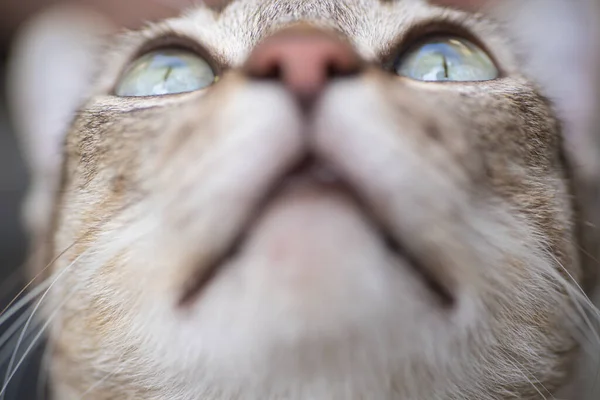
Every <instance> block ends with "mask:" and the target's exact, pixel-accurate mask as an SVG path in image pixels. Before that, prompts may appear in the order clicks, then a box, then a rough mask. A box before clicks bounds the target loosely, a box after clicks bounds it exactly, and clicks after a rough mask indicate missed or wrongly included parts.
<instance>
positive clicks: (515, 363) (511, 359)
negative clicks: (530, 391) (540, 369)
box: [503, 352, 555, 400]
mask: <svg viewBox="0 0 600 400" xmlns="http://www.w3.org/2000/svg"><path fill="white" fill-rule="evenodd" d="M503 354H504V355H505V356H506V357H508V358H509V360H508V362H510V363H511V364H512V365H513V367H514V368H515V369H516V370H517V371H519V372H520V373H521V375H522V376H523V378H525V379H526V380H527V382H529V383H530V384H531V386H532V387H533V388H534V389H535V391H536V392H538V394H539V395H540V396H542V398H543V399H544V400H548V398H547V397H546V396H545V395H544V394H543V393H542V392H541V390H540V389H538V387H537V386H536V385H535V384H534V383H533V381H532V380H531V379H529V376H528V375H527V374H526V371H527V368H525V366H523V364H521V363H520V362H519V361H517V360H516V359H515V358H514V357H513V356H511V355H510V354H508V353H507V352H503ZM529 375H531V377H533V379H535V381H536V382H537V383H538V384H539V385H540V386H541V387H542V389H544V390H545V391H546V393H548V394H549V395H550V396H552V397H551V398H552V399H554V398H555V397H554V396H553V395H552V393H550V391H549V390H548V389H547V388H546V386H544V385H543V384H542V382H540V381H539V379H537V378H536V377H535V376H534V375H533V374H531V373H530V374H529Z"/></svg>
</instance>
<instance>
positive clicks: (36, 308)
mask: <svg viewBox="0 0 600 400" xmlns="http://www.w3.org/2000/svg"><path fill="white" fill-rule="evenodd" d="M84 254H86V252H83V253H81V254H80V255H78V256H77V258H75V259H74V260H73V261H72V262H71V263H70V264H69V265H68V266H67V267H65V268H64V269H63V270H62V271H60V272H59V273H58V274H57V276H56V278H55V279H54V280H53V281H52V283H50V285H49V286H48V288H47V289H46V291H45V292H44V294H43V295H42V297H41V298H40V299H39V300H38V302H37V303H36V305H35V307H34V309H33V311H32V312H31V314H30V315H29V318H28V319H27V322H26V323H25V327H24V328H23V331H22V332H21V335H20V337H19V340H18V341H17V345H16V346H15V349H14V352H13V356H12V357H11V358H10V361H9V363H8V368H7V371H6V376H5V377H4V380H5V384H4V386H5V387H6V385H7V384H8V382H7V379H8V380H10V377H9V376H8V374H9V373H10V370H11V368H12V366H13V363H14V361H15V357H16V354H17V352H18V350H19V347H20V346H21V342H22V340H23V337H24V335H25V332H26V331H27V328H28V327H29V325H30V324H31V320H32V319H33V316H34V315H35V314H36V312H37V310H38V309H39V308H40V306H41V304H42V303H43V301H44V299H45V298H46V296H47V295H48V293H50V290H51V289H52V288H53V287H54V285H55V284H56V283H57V282H58V281H59V279H60V278H61V277H62V276H64V274H65V273H66V272H67V271H69V270H70V269H71V267H72V266H73V265H75V264H76V263H77V261H79V259H80V258H81V257H82V256H83V255H84ZM17 368H18V366H17ZM15 370H16V368H15ZM14 372H15V371H13V372H12V373H10V375H11V376H12V375H14ZM3 393H4V390H3V391H0V399H1V400H4V395H3Z"/></svg>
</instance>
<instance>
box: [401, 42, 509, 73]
mask: <svg viewBox="0 0 600 400" xmlns="http://www.w3.org/2000/svg"><path fill="white" fill-rule="evenodd" d="M394 68H395V70H396V73H397V74H398V75H402V76H406V77H408V78H412V79H416V80H419V81H428V82H440V81H446V82H448V81H453V82H465V81H489V80H492V79H496V78H498V76H499V72H498V69H497V68H496V66H495V65H494V62H493V61H492V59H491V58H490V56H489V55H487V54H486V53H485V52H484V51H483V50H482V49H481V48H480V47H478V46H476V45H475V44H473V43H471V42H469V41H467V40H464V39H459V38H455V37H437V38H432V39H429V40H427V41H426V42H425V43H422V44H420V45H419V46H417V47H416V48H414V49H413V50H411V51H410V52H409V53H407V54H406V55H404V56H403V57H402V58H400V59H399V60H398V61H397V62H396V64H395V65H394Z"/></svg>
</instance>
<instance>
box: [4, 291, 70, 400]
mask: <svg viewBox="0 0 600 400" xmlns="http://www.w3.org/2000/svg"><path fill="white" fill-rule="evenodd" d="M72 295H73V292H71V293H69V295H68V296H66V297H65V299H63V301H61V302H60V304H59V305H58V307H56V309H55V310H54V311H53V312H52V314H50V316H49V317H48V319H47V320H46V322H44V324H43V325H42V327H41V328H40V329H39V331H38V333H37V334H36V335H35V337H34V338H33V339H32V341H31V343H30V345H29V346H28V347H27V348H26V349H25V352H24V353H23V356H21V358H20V359H19V361H18V362H17V364H16V366H15V368H14V369H13V370H12V372H11V373H10V375H8V377H7V378H5V380H4V385H3V386H2V389H0V398H2V399H3V398H4V395H5V394H6V389H7V388H8V385H9V384H10V382H11V380H12V378H13V377H14V376H15V374H16V373H17V371H18V370H19V368H20V367H21V365H23V362H24V361H25V359H26V358H27V356H28V355H29V353H30V352H31V351H32V350H33V349H34V348H35V346H37V345H39V344H40V342H41V341H40V338H41V337H42V335H43V334H44V332H45V331H46V329H47V328H48V326H50V324H51V323H52V322H53V320H54V318H56V316H57V315H58V313H59V311H61V308H62V307H63V306H64V305H65V304H66V303H67V302H68V301H69V300H70V299H71V296H72ZM34 312H35V310H34ZM19 339H21V338H19ZM15 354H16V350H15V352H13V356H14V355H15ZM11 361H14V358H13V357H11ZM10 364H12V363H9V366H8V371H10V369H11V365H10Z"/></svg>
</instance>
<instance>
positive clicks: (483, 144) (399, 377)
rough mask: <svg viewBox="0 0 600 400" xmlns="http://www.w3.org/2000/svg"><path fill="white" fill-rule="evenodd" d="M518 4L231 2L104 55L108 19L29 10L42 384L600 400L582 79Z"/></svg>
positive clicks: (31, 219) (146, 393) (143, 393)
mask: <svg viewBox="0 0 600 400" xmlns="http://www.w3.org/2000/svg"><path fill="white" fill-rule="evenodd" d="M555 3H556V4H558V3H559V2H558V1H556V2H555ZM505 4H506V3H505ZM531 4H532V3H529V6H530V5H531ZM546 4H549V3H546ZM563 4H564V3H563ZM538 5H539V2H538ZM502 7H504V5H501V6H499V7H498V8H495V9H493V10H489V12H479V11H475V10H472V9H470V8H465V9H461V8H457V7H451V6H447V5H436V4H431V3H428V2H425V1H421V0H398V1H383V0H320V1H317V0H234V1H231V2H228V3H227V4H224V5H221V6H219V7H209V6H207V5H197V6H195V7H193V8H191V9H189V10H187V11H186V12H185V13H183V14H182V15H181V16H180V17H178V18H173V19H168V20H165V21H162V22H159V23H155V24H150V25H149V26H147V27H145V28H143V29H141V30H139V31H134V32H127V33H124V34H120V35H117V36H116V37H114V39H112V40H110V44H109V45H108V46H107V48H106V49H105V50H102V51H101V52H100V51H98V53H100V54H102V56H101V57H99V58H98V59H97V61H94V62H90V58H89V57H88V56H87V55H86V50H89V49H90V48H91V47H89V43H87V42H88V39H89V40H90V41H93V40H95V38H97V35H98V34H99V33H102V32H108V31H110V30H111V28H109V27H108V25H107V24H106V23H104V22H103V21H102V20H101V19H99V18H96V17H94V18H91V19H90V17H87V16H83V12H81V13H82V14H77V11H69V12H65V11H64V10H63V11H61V12H60V13H58V14H53V16H52V18H49V17H48V18H47V19H42V20H39V21H37V23H32V25H31V26H30V27H28V28H26V29H25V30H24V31H25V33H24V34H23V36H22V40H21V42H20V43H18V44H17V45H16V49H17V51H16V54H15V57H14V61H13V63H14V64H13V71H14V73H13V77H14V79H13V83H12V84H13V89H12V92H13V93H14V95H13V98H14V101H15V115H16V116H17V121H18V122H20V127H21V134H22V135H23V147H24V149H25V151H26V154H27V155H28V157H29V162H30V165H31V170H32V175H33V184H32V189H31V192H30V195H29V198H28V203H27V204H26V208H25V214H26V221H27V226H28V227H29V230H30V232H31V236H32V238H33V239H32V240H33V242H34V246H33V251H32V257H31V263H30V265H29V270H30V274H31V276H32V277H36V278H38V280H41V281H42V282H41V283H39V284H38V286H37V288H40V289H39V291H38V292H35V293H38V298H40V300H39V304H40V305H41V306H40V307H41V308H40V311H39V314H40V315H39V316H38V317H39V318H41V320H42V321H46V322H45V324H46V325H47V326H48V332H47V336H48V342H49V345H48V354H49V358H48V359H49V365H48V367H47V368H48V371H49V374H50V380H51V389H52V394H53V398H55V399H60V400H72V399H81V398H87V399H93V400H103V399H157V400H158V399H161V400H165V399H168V400H184V399H185V400H188V399H205V400H224V399H248V400H268V399H290V400H292V399H374V400H379V399H381V400H391V399H397V400H424V399H432V400H433V399H444V400H450V399H481V400H487V399H490V400H491V399H523V400H533V399H544V398H553V396H554V397H555V396H579V397H570V398H578V399H582V398H583V396H584V395H587V393H586V394H581V395H579V394H578V395H574V394H573V393H574V392H565V393H567V394H562V393H561V391H562V390H571V388H569V387H568V385H569V384H573V382H577V380H576V379H577V377H576V376H575V375H576V374H575V372H574V371H575V370H576V369H577V368H576V367H577V363H578V360H579V358H578V357H580V356H581V355H585V354H587V353H589V352H590V350H589V347H587V345H586V342H585V340H584V339H582V338H585V337H588V336H589V337H593V332H591V331H590V329H589V328H588V327H585V326H583V329H582V325H583V324H584V321H585V316H584V315H582V314H581V313H582V312H586V310H592V305H591V304H590V303H589V300H588V298H587V297H586V295H587V294H589V295H591V294H592V289H593V288H594V286H595V282H596V277H595V275H596V269H597V262H595V260H596V257H597V253H598V249H597V247H598V246H597V245H596V243H597V239H598V237H597V232H596V230H595V224H596V223H597V221H598V219H597V210H596V208H595V207H594V205H595V203H594V202H595V200H596V197H595V196H596V195H597V191H596V190H597V186H596V185H597V171H596V166H595V165H594V162H595V160H598V159H600V158H599V157H597V150H596V149H595V147H594V145H593V142H592V141H591V140H592V139H590V136H589V135H587V134H585V135H584V133H585V132H587V131H586V129H589V125H591V122H590V121H591V117H592V116H593V115H592V114H593V111H587V112H586V113H585V115H575V114H574V113H575V111H578V110H580V107H578V106H577V105H576V101H577V102H579V103H577V104H581V103H582V102H583V103H585V104H589V106H590V110H592V109H593V107H592V106H593V104H594V103H593V101H594V97H593V96H594V93H593V91H590V93H589V94H588V96H589V97H587V98H586V97H585V93H584V92H583V91H582V92H579V91H578V92H577V93H576V94H577V96H573V93H571V96H569V95H568V94H565V93H563V91H561V90H560V89H561V88H560V87H559V86H558V85H559V84H558V82H556V80H555V79H553V78H555V76H553V75H552V74H551V73H550V72H551V71H552V70H553V69H555V70H556V69H558V66H557V65H549V66H548V70H547V71H546V72H548V73H547V74H546V75H543V74H539V75H538V74H536V73H535V71H539V66H540V65H546V64H544V63H542V62H541V61H540V60H541V59H542V58H538V59H536V54H538V53H542V52H541V51H539V52H536V51H534V50H535V49H532V48H531V47H530V46H528V45H530V44H531V42H528V41H527V40H526V39H527V38H531V37H533V35H528V36H527V37H526V38H523V37H520V38H519V37H517V35H516V32H517V29H516V28H515V25H516V24H517V23H518V22H519V20H518V18H516V16H517V14H511V15H510V17H508V18H507V17H506V14H503V13H502V10H504V9H503V8H502ZM523 7H524V6H523ZM73 13H75V14H73ZM67 14H68V18H67V17H65V15H67ZM503 15H504V16H503ZM522 15H524V14H522ZM61 18H62V19H61ZM49 21H50V22H51V23H50V22H49ZM66 21H82V22H81V23H79V24H72V23H66ZM50 28H51V29H50ZM554 28H555V29H558V27H554ZM89 32H94V34H93V35H92V34H89ZM586 32H587V33H589V32H588V31H586ZM88 34H89V35H88ZM547 37H549V36H547ZM40 38H43V40H42V39H40ZM53 38H54V39H56V38H58V39H60V40H58V41H56V42H55V43H56V44H54V45H49V42H50V40H51V39H53ZM518 39H521V40H518ZM84 43H86V44H84ZM559 43H560V41H558V42H557V44H556V47H555V48H554V51H555V52H556V50H557V49H560V48H566V45H565V46H563V47H561V46H559ZM36 45H37V47H36ZM62 46H65V48H66V49H67V50H70V52H69V51H64V50H65V48H61V47H62ZM569 46H571V44H569ZM58 50H61V51H64V55H63V56H60V55H59V54H60V52H59V51H58ZM576 50H577V48H575V50H573V51H574V52H576ZM586 51H587V54H588V55H589V56H590V57H592V58H593V57H595V53H593V51H588V49H586ZM536 62H537V63H538V64H537V66H536ZM557 64H559V63H558V62H557ZM92 65H93V66H94V67H97V70H98V72H97V73H96V74H95V75H94V78H93V84H92V85H91V86H90V87H89V88H87V89H85V95H84V96H82V94H83V93H84V88H86V87H87V84H86V82H87V78H88V73H89V71H91V69H90V68H89V67H90V66H92ZM40 68H41V69H42V70H44V68H46V74H40V73H39V71H40ZM48 68H50V69H51V70H52V71H55V72H54V73H52V74H51V73H50V72H48ZM536 68H538V69H536ZM561 73H562V72H561ZM49 76H52V77H54V79H48V77H49ZM34 79H35V80H34ZM565 79H566V80H567V82H571V84H569V87H572V86H573V84H576V83H581V80H580V79H582V77H581V76H580V74H579V75H578V74H575V73H573V74H572V75H571V76H567V77H565ZM569 79H571V80H570V81H569ZM578 79H579V80H578ZM588 82H589V81H588ZM565 86H566V85H565ZM590 86H592V85H591V84H590ZM575 87H578V88H581V87H582V86H581V85H579V86H575ZM81 97H83V99H82V101H81V102H80V99H81ZM573 98H576V100H573ZM582 98H583V99H584V100H582ZM588 100H589V101H588ZM35 107H37V108H35ZM32 109H33V110H36V111H38V112H36V113H35V114H34V117H32V115H31V113H32ZM75 110H76V112H75ZM582 114H583V112H582ZM67 121H68V124H67V123H66V122H67ZM586 123H587V125H586ZM584 131H585V132H584ZM582 138H584V139H582ZM586 140H587V141H586ZM584 154H586V157H585V158H584V159H585V160H586V161H585V162H582V161H581V160H582V158H583V155H584ZM580 288H582V290H580ZM592 329H593V327H592ZM595 344H596V345H598V343H597V342H596V343H595ZM595 348H597V347H595ZM592 349H594V347H592ZM15 352H16V351H15ZM16 362H18V359H17V360H15V363H16ZM9 370H10V368H9ZM9 372H10V371H9ZM5 385H6V384H5ZM592 396H593V394H592ZM592 398H595V397H592Z"/></svg>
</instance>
